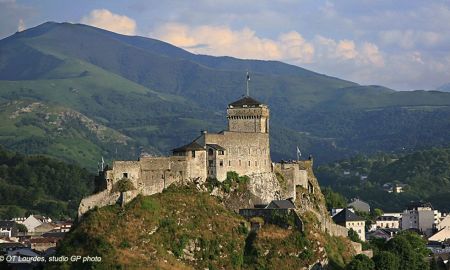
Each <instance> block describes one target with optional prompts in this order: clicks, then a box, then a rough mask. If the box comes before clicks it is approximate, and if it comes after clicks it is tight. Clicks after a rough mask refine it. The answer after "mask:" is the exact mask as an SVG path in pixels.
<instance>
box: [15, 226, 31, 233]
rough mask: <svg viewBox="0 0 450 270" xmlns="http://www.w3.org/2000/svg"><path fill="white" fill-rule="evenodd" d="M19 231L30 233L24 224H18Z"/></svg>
mask: <svg viewBox="0 0 450 270" xmlns="http://www.w3.org/2000/svg"><path fill="white" fill-rule="evenodd" d="M17 230H18V231H19V232H23V233H26V232H28V229H27V227H26V226H25V225H23V224H17Z"/></svg>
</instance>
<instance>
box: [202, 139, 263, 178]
mask: <svg viewBox="0 0 450 270" xmlns="http://www.w3.org/2000/svg"><path fill="white" fill-rule="evenodd" d="M197 142H198V143H199V144H203V145H205V144H218V145H220V146H222V147H224V148H225V149H226V151H225V155H224V156H223V157H221V156H217V158H218V160H216V164H217V166H216V170H217V175H218V176H221V177H220V178H219V177H218V178H217V179H218V180H219V181H223V180H225V178H226V172H229V171H235V172H237V173H238V174H239V175H250V174H252V173H264V172H271V171H272V162H271V159H270V145H269V134H267V133H239V132H228V131H224V132H223V133H220V134H209V133H206V134H203V135H202V136H201V137H200V138H198V139H197ZM221 162H222V164H223V166H220V164H221Z"/></svg>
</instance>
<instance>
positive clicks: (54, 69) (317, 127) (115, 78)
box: [0, 22, 450, 168]
mask: <svg viewBox="0 0 450 270" xmlns="http://www.w3.org/2000/svg"><path fill="white" fill-rule="evenodd" d="M247 69H248V70H250V71H251V76H252V79H251V93H252V96H255V97H256V98H257V99H259V100H261V101H262V102H264V103H266V104H268V105H269V106H270V108H271V110H272V116H273V117H272V122H271V126H272V127H273V129H272V130H274V132H273V133H272V145H273V149H274V151H272V157H273V159H274V160H277V159H281V158H294V155H295V148H296V146H297V145H300V146H301V147H302V150H303V153H305V154H307V153H313V154H314V155H315V156H316V157H318V160H320V162H326V161H331V160H336V159H338V158H342V157H350V156H353V155H354V154H356V153H374V152H376V151H397V150H400V149H402V148H404V147H406V148H408V149H409V148H422V147H426V146H430V145H442V144H445V143H448V135H449V132H450V123H449V121H450V120H449V119H450V117H449V116H450V109H449V105H450V93H443V92H439V91H411V92H397V91H394V90H392V89H387V88H385V87H381V86H361V85H358V84H356V83H353V82H349V81H345V80H341V79H338V78H333V77H329V76H326V75H323V74H318V73H315V72H312V71H308V70H306V69H303V68H300V67H297V66H293V65H288V64H284V63H281V62H277V61H259V60H242V59H236V58H232V57H212V56H206V55H195V54H191V53H189V52H187V51H184V50H182V49H180V48H177V47H174V46H172V45H170V44H167V43H165V42H161V41H158V40H155V39H150V38H144V37H131V36H123V35H119V34H116V33H112V32H108V31H105V30H101V29H98V28H94V27H90V26H86V25H81V24H69V23H53V22H49V23H45V24H42V25H39V26H37V27H34V28H31V29H28V30H25V31H23V32H18V33H16V34H14V35H12V36H10V37H8V38H5V39H3V40H1V41H0V102H1V103H6V104H10V103H11V102H12V103H14V102H19V103H20V102H28V101H32V102H40V103H42V104H46V106H57V107H59V108H61V107H62V108H66V109H70V110H72V111H75V112H77V113H79V114H81V115H83V116H85V117H87V118H89V119H91V120H92V121H94V122H95V123H96V124H98V125H99V126H104V127H107V128H109V130H111V131H113V133H114V134H117V135H119V134H120V136H122V135H123V136H125V137H126V138H128V140H127V144H128V147H127V148H123V147H122V145H123V144H121V143H120V142H117V141H114V140H113V141H111V140H108V139H102V138H100V139H99V138H97V139H98V140H97V139H95V141H94V140H93V139H92V138H91V137H89V136H90V135H91V134H89V133H84V134H83V133H82V132H79V133H80V136H79V137H80V138H79V139H80V142H81V141H82V142H81V143H80V144H81V145H83V147H82V148H83V149H80V151H81V152H82V153H79V154H76V155H75V154H67V155H66V154H61V152H59V151H58V150H57V149H55V148H50V149H49V148H48V147H47V143H46V141H45V138H42V137H40V136H39V131H38V130H36V129H35V122H34V120H33V121H29V122H27V123H28V127H27V128H28V131H29V132H28V133H26V134H27V136H17V135H19V134H20V133H19V130H17V129H15V130H13V131H12V132H10V133H4V131H2V133H0V141H2V143H3V144H5V145H6V146H7V147H9V148H12V149H15V150H20V151H22V150H23V149H27V148H28V146H29V145H30V144H35V145H36V147H34V148H33V149H34V152H40V153H47V154H49V155H52V156H58V157H61V156H64V157H65V158H66V159H67V160H71V161H74V162H79V163H82V165H84V166H89V167H90V168H93V167H95V164H96V162H97V161H98V160H99V158H100V157H101V155H103V156H105V157H107V158H109V159H113V158H114V159H126V158H130V157H131V156H136V155H137V154H138V153H139V152H140V151H141V150H144V151H146V152H150V153H153V154H166V153H167V152H168V151H169V150H170V149H171V148H173V147H174V146H176V145H181V144H183V143H186V142H184V141H180V138H186V137H194V136H196V135H197V134H198V131H199V130H217V131H218V130H220V128H221V127H222V126H223V124H224V123H223V119H224V118H223V109H224V108H225V107H226V105H227V102H228V101H229V100H234V99H236V98H237V97H239V96H241V95H242V94H243V92H244V91H243V90H244V84H245V71H246V70H247ZM73 128H74V129H77V126H75V125H74V126H73ZM94 136H95V135H94ZM51 140H53V139H51ZM54 143H57V142H53V141H52V142H51V144H54ZM88 148H89V149H93V150H92V151H91V153H89V152H88V150H87V149H88ZM117 148H118V151H116V149H117ZM125 149H130V150H129V151H125ZM116 152H117V154H116ZM80 157H83V159H80ZM90 164H92V165H90Z"/></svg>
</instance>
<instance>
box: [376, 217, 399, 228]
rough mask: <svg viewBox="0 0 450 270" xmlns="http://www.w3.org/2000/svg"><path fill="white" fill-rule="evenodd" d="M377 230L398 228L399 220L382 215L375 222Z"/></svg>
mask: <svg viewBox="0 0 450 270" xmlns="http://www.w3.org/2000/svg"><path fill="white" fill-rule="evenodd" d="M376 225H377V228H391V229H398V228H400V218H399V217H396V216H388V215H382V216H380V217H378V218H377V220H376Z"/></svg>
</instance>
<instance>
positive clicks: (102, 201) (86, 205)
mask: <svg viewBox="0 0 450 270" xmlns="http://www.w3.org/2000/svg"><path fill="white" fill-rule="evenodd" d="M119 197H120V193H119V192H115V193H111V192H110V191H109V190H103V191H102V192H99V193H96V194H93V195H91V196H88V197H85V198H83V199H82V200H81V202H80V206H79V207H78V217H81V216H82V215H84V213H86V212H87V211H89V210H91V209H93V208H94V207H103V206H107V205H112V204H115V203H116V202H117V200H118V199H119Z"/></svg>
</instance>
